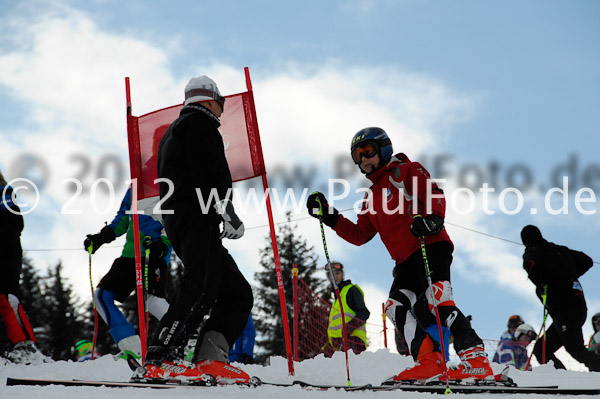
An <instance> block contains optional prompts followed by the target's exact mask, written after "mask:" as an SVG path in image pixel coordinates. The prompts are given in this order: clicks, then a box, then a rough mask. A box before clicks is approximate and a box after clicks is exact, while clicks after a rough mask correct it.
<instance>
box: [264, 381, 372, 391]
mask: <svg viewBox="0 0 600 399" xmlns="http://www.w3.org/2000/svg"><path fill="white" fill-rule="evenodd" d="M263 384H266V383H265V382H263ZM292 385H299V386H301V387H302V388H306V389H311V388H312V389H317V390H328V389H335V390H337V391H339V390H344V391H365V390H369V389H371V388H372V387H373V385H372V384H364V385H322V384H312V383H310V382H306V381H300V380H296V381H294V382H292Z"/></svg>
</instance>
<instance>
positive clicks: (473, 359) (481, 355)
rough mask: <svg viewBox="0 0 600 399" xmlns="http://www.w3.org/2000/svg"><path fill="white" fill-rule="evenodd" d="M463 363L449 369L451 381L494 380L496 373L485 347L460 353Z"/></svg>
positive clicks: (473, 348)
mask: <svg viewBox="0 0 600 399" xmlns="http://www.w3.org/2000/svg"><path fill="white" fill-rule="evenodd" d="M458 356H459V357H460V360H461V362H460V363H459V364H458V365H457V366H453V367H450V368H449V369H448V379H449V380H457V381H460V380H464V379H467V378H473V379H475V380H484V379H494V372H493V371H492V368H491V366H490V361H489V360H488V357H487V353H485V351H484V349H483V345H476V346H473V347H471V348H469V349H465V350H462V351H460V352H458Z"/></svg>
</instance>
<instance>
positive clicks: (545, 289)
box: [542, 285, 548, 364]
mask: <svg viewBox="0 0 600 399" xmlns="http://www.w3.org/2000/svg"><path fill="white" fill-rule="evenodd" d="M547 291H548V286H547V285H545V286H544V293H543V294H542V303H543V304H544V322H543V323H542V327H543V328H544V336H543V338H542V364H546V317H548V309H547V308H546V298H547Z"/></svg>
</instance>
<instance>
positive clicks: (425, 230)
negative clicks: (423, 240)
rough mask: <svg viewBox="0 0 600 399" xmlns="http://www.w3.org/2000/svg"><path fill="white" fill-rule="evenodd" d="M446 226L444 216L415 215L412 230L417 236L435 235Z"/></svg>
mask: <svg viewBox="0 0 600 399" xmlns="http://www.w3.org/2000/svg"><path fill="white" fill-rule="evenodd" d="M443 228H444V218H443V217H441V216H438V215H427V216H425V217H424V218H423V217H420V216H419V217H415V219H414V220H413V222H412V224H411V225H410V232H411V233H413V235H415V236H417V237H422V236H434V235H436V234H439V233H440V232H441V231H442V229H443Z"/></svg>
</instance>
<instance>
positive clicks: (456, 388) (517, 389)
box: [370, 384, 600, 395]
mask: <svg viewBox="0 0 600 399" xmlns="http://www.w3.org/2000/svg"><path fill="white" fill-rule="evenodd" d="M449 388H450V390H451V391H452V392H453V393H486V394H494V393H500V394H517V393H518V394H551V395H597V394H600V388H559V387H558V386H550V385H549V386H505V385H466V384H450V385H449ZM370 389H371V390H373V391H398V390H399V391H403V392H425V393H438V394H444V393H445V392H446V384H443V385H418V384H414V385H405V384H399V385H380V386H373V387H371V388H370Z"/></svg>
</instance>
